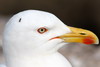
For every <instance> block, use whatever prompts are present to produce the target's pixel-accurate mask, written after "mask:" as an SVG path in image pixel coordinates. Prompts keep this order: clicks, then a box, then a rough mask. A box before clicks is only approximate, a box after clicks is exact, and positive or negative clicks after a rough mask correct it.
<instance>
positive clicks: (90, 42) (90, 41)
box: [83, 37, 94, 45]
mask: <svg viewBox="0 0 100 67" xmlns="http://www.w3.org/2000/svg"><path fill="white" fill-rule="evenodd" d="M83 43H84V44H87V45H90V44H93V43H94V39H93V38H92V37H87V38H85V39H83Z"/></svg>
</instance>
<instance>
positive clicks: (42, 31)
mask: <svg viewBox="0 0 100 67" xmlns="http://www.w3.org/2000/svg"><path fill="white" fill-rule="evenodd" d="M37 31H38V33H40V34H43V33H45V32H47V31H48V29H46V28H45V27H41V28H39V29H38V30H37Z"/></svg>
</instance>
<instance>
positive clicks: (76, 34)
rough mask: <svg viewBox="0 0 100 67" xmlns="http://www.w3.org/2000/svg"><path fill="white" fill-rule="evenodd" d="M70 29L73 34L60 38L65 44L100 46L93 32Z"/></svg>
mask: <svg viewBox="0 0 100 67" xmlns="http://www.w3.org/2000/svg"><path fill="white" fill-rule="evenodd" d="M68 27H69V26H68ZM69 28H70V29H71V31H72V33H67V34H64V35H62V36H60V38H61V39H63V40H64V42H69V43H83V44H88V45H89V44H99V39H98V37H97V36H96V35H95V34H94V33H93V32H91V31H88V30H84V29H80V28H75V27H69Z"/></svg>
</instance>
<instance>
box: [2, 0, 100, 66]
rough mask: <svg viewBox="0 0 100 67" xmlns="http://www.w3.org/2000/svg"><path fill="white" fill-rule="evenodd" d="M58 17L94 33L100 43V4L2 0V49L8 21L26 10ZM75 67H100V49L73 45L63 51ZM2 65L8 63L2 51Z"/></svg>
mask: <svg viewBox="0 0 100 67" xmlns="http://www.w3.org/2000/svg"><path fill="white" fill-rule="evenodd" d="M28 9H36V10H43V11H48V12H51V13H53V14H55V15H56V16H57V17H58V18H60V19H61V20H62V21H63V22H64V23H65V24H67V25H69V26H74V27H80V28H84V29H88V30H91V31H93V32H94V33H95V34H97V36H98V37H99V39H100V35H99V34H100V30H99V29H100V0H0V45H2V32H3V29H4V25H5V23H6V21H8V19H9V18H10V17H11V16H12V15H14V14H16V13H18V12H20V11H23V10H28ZM59 51H60V52H61V53H62V54H63V55H64V56H65V57H66V58H67V59H68V60H69V61H70V62H71V64H72V65H73V67H100V46H99V45H98V46H97V45H83V44H69V45H66V46H64V47H63V48H61V49H60V50H59ZM0 63H4V57H3V54H2V47H0Z"/></svg>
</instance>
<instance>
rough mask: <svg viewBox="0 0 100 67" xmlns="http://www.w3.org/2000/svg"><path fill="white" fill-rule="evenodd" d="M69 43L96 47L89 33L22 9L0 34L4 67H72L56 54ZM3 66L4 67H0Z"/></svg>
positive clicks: (41, 12)
mask: <svg viewBox="0 0 100 67" xmlns="http://www.w3.org/2000/svg"><path fill="white" fill-rule="evenodd" d="M69 43H83V44H87V45H90V44H98V43H99V40H98V38H97V36H96V35H95V34H94V33H92V32H91V31H88V30H84V29H80V28H75V27H70V26H67V25H65V24H64V23H63V22H62V21H61V20H59V19H58V18H57V17H56V16H55V15H53V14H52V13H49V12H44V11H39V10H26V11H22V12H19V13H18V14H16V15H14V16H13V17H12V18H11V19H10V20H9V21H8V23H7V24H6V26H5V29H4V34H3V52H4V57H5V66H6V67H72V65H71V64H70V62H69V61H68V60H67V59H66V58H65V57H64V56H63V55H62V54H60V53H59V52H58V50H59V49H60V48H61V47H62V46H64V45H67V44H69ZM1 67H4V66H1Z"/></svg>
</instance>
